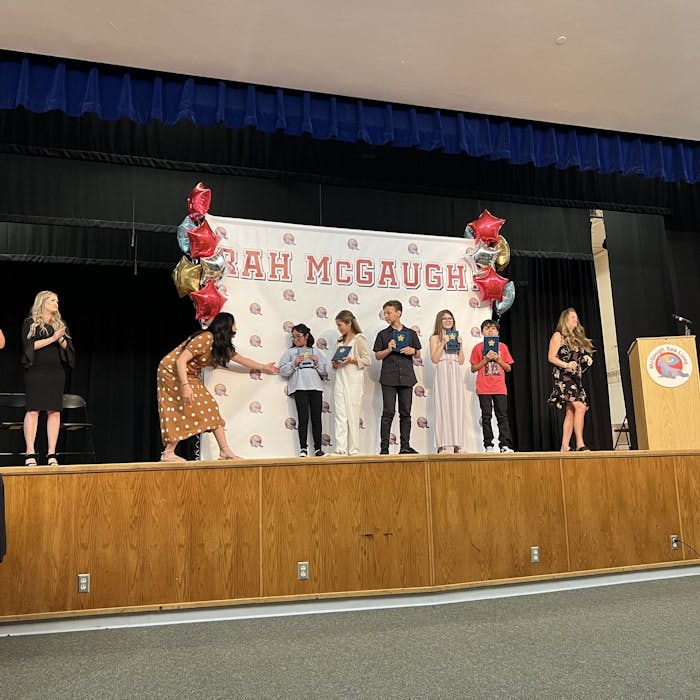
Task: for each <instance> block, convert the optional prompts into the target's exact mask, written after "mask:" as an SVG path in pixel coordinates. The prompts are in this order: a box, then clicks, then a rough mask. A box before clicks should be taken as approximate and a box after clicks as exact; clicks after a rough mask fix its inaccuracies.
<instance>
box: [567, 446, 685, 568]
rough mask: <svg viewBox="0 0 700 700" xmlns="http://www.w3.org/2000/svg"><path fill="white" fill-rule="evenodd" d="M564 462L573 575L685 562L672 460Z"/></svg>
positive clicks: (631, 458)
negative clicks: (677, 540) (675, 546)
mask: <svg viewBox="0 0 700 700" xmlns="http://www.w3.org/2000/svg"><path fill="white" fill-rule="evenodd" d="M628 455H629V456H625V457H619V458H615V459H600V458H595V457H593V456H591V457H590V458H589V459H570V460H567V459H563V460H562V470H563V481H564V485H565V486H564V489H565V491H564V499H565V503H566V518H567V523H568V531H569V542H570V550H571V568H572V570H573V571H586V570H588V569H606V568H610V567H617V566H635V565H641V564H650V563H653V562H660V561H675V560H681V558H682V556H681V553H680V552H672V551H671V550H670V547H669V537H670V535H672V534H678V533H679V531H680V518H679V513H678V503H677V499H676V485H675V472H674V468H673V467H674V463H673V457H661V456H657V457H640V456H638V455H636V454H634V453H628Z"/></svg>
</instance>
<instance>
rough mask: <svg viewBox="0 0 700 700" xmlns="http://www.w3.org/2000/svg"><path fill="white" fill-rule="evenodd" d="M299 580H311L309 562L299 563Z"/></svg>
mask: <svg viewBox="0 0 700 700" xmlns="http://www.w3.org/2000/svg"><path fill="white" fill-rule="evenodd" d="M297 578H298V579H299V581H308V580H309V562H308V561H298V562H297Z"/></svg>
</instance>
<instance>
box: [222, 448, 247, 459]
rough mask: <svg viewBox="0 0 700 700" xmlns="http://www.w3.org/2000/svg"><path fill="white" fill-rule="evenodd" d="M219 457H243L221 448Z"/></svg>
mask: <svg viewBox="0 0 700 700" xmlns="http://www.w3.org/2000/svg"><path fill="white" fill-rule="evenodd" d="M219 459H243V458H242V457H239V456H238V455H237V454H235V453H234V452H232V451H231V450H219Z"/></svg>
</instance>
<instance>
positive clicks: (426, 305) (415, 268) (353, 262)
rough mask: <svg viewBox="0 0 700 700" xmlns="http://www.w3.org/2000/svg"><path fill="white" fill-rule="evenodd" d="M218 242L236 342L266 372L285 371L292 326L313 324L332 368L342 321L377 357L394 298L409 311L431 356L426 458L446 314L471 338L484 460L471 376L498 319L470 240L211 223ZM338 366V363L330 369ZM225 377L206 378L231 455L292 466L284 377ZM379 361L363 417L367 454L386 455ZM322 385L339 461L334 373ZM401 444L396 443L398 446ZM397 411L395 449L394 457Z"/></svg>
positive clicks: (421, 369) (421, 425)
mask: <svg viewBox="0 0 700 700" xmlns="http://www.w3.org/2000/svg"><path fill="white" fill-rule="evenodd" d="M207 219H208V221H209V224H210V225H211V227H212V230H213V231H215V232H216V234H217V235H218V236H219V237H220V239H221V243H220V246H219V250H222V251H223V253H224V256H225V257H226V260H227V273H226V276H225V277H223V278H222V280H221V284H220V289H221V291H222V293H224V294H225V295H226V296H227V301H226V304H225V306H224V309H223V310H224V311H229V312H230V313H232V314H233V315H234V316H235V318H236V323H237V326H238V333H237V336H236V339H235V345H236V349H237V350H238V352H240V353H241V354H242V355H246V356H248V357H252V358H254V359H256V360H258V361H260V362H262V363H267V362H277V361H278V360H279V359H280V357H281V356H282V354H283V352H284V351H285V349H286V348H288V347H290V346H291V344H292V343H291V335H290V330H291V326H292V325H294V324H297V323H305V324H306V325H308V326H309V327H310V328H311V332H312V334H313V335H314V337H315V338H316V348H317V349H318V350H319V351H320V352H321V353H323V354H324V355H325V357H326V358H327V359H328V360H330V358H331V356H332V355H333V352H334V349H335V346H336V344H337V341H338V337H339V336H338V332H337V329H336V326H335V321H334V319H335V316H336V315H337V313H338V312H339V311H341V310H342V309H349V310H350V311H352V312H353V313H354V315H355V316H356V318H357V320H358V321H359V323H360V326H361V328H362V331H363V333H364V335H365V336H366V338H367V341H368V343H369V347H370V350H371V349H372V347H373V345H374V339H375V337H376V334H377V333H378V332H379V331H380V330H382V329H383V328H386V325H387V324H386V322H385V321H384V317H383V313H382V306H383V304H384V303H385V302H386V301H388V300H390V299H398V300H399V301H401V303H402V304H403V316H402V319H401V320H402V321H403V323H404V324H405V325H406V326H410V327H412V328H414V329H415V330H416V332H417V333H418V335H419V337H420V341H421V344H422V346H423V350H422V353H421V360H420V361H419V364H418V365H417V366H416V368H415V369H416V376H417V378H418V383H417V384H416V386H415V387H414V398H413V410H412V430H411V443H412V445H413V447H415V448H416V449H417V450H418V451H419V452H421V453H430V452H434V451H435V449H436V447H435V444H434V438H433V416H434V406H433V396H432V387H433V377H434V368H433V365H432V363H431V361H430V351H429V338H430V336H431V334H432V332H433V327H434V324H435V316H436V315H437V313H438V312H439V311H440V310H441V309H445V308H446V309H449V310H450V311H451V312H452V313H453V315H454V317H455V322H456V327H457V328H458V330H459V331H460V333H461V335H462V337H463V344H464V353H465V363H464V365H463V368H462V369H463V376H464V390H465V392H466V399H467V401H466V403H467V416H468V418H467V420H468V425H467V430H466V433H467V444H466V445H465V449H466V450H467V451H472V452H476V451H482V447H481V444H482V440H481V428H480V425H479V419H480V411H479V403H478V399H477V398H476V394H475V392H474V377H475V375H473V374H472V373H471V371H470V367H469V355H470V353H471V349H472V347H473V345H475V344H477V343H478V342H480V337H481V335H480V331H479V326H480V324H481V322H482V321H483V320H484V319H485V318H488V317H490V309H489V308H488V305H486V304H482V303H481V302H480V298H479V295H478V293H477V291H476V290H475V289H474V287H473V281H472V273H473V270H472V267H471V260H470V258H469V257H468V256H467V255H466V253H467V251H468V249H469V248H470V247H472V246H473V241H471V240H469V239H463V238H444V237H437V236H435V237H432V236H422V235H409V234H400V233H387V232H381V231H361V230H353V229H336V228H325V227H321V226H297V225H290V224H282V223H272V222H267V221H251V220H247V219H228V218H222V217H217V216H210V215H208V216H207ZM329 364H330V363H329ZM239 369H240V371H239V372H230V371H228V370H224V369H217V370H213V371H211V372H207V376H206V378H205V382H206V385H207V387H208V389H209V390H210V391H211V392H212V393H213V394H214V396H215V397H216V399H217V401H218V402H219V405H220V407H221V413H222V415H223V417H224V419H225V420H226V434H227V436H228V441H229V445H230V446H231V449H232V450H233V451H234V452H235V453H236V454H238V455H240V456H241V457H247V458H267V457H292V456H296V455H297V453H298V445H299V443H298V440H297V432H296V407H295V405H294V401H293V399H291V398H289V397H287V393H286V388H287V387H286V380H285V379H284V378H282V377H279V376H272V375H267V374H262V375H261V374H260V373H259V372H256V371H251V372H248V371H247V370H245V369H243V368H239ZM379 371H380V362H379V361H377V360H375V359H374V353H372V365H371V367H370V368H369V370H368V371H367V372H366V373H365V374H366V377H365V393H364V398H363V404H362V414H361V426H362V430H361V431H360V432H361V452H362V454H376V453H377V452H378V451H379V419H380V416H381V412H382V400H381V388H380V386H379V383H378V382H379ZM330 373H331V376H330V379H329V381H328V382H324V385H325V388H324V391H323V400H324V404H323V406H324V413H323V433H324V451H326V452H333V450H334V435H333V399H332V397H333V382H334V381H335V377H334V376H333V375H334V371H333V369H330ZM394 436H396V437H394ZM397 438H398V413H397V415H396V416H395V418H394V424H393V426H392V440H391V443H392V444H391V447H390V451H391V452H392V453H395V452H398V442H399V441H398V439H397ZM217 456H218V450H217V448H216V443H215V441H214V439H213V437H212V436H211V435H206V436H204V437H203V440H202V458H203V459H215V458H216V457H217Z"/></svg>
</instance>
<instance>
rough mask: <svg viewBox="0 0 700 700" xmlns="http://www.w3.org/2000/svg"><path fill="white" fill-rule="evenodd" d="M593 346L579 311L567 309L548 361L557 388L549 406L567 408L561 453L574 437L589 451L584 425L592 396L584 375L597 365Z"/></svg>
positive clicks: (560, 322) (582, 447) (578, 445)
mask: <svg viewBox="0 0 700 700" xmlns="http://www.w3.org/2000/svg"><path fill="white" fill-rule="evenodd" d="M594 352H595V350H594V348H593V343H592V341H591V339H590V338H587V337H586V331H585V330H584V328H583V326H582V325H581V324H580V323H579V320H578V314H577V313H576V309H572V308H569V309H564V311H562V312H561V315H560V316H559V322H558V323H557V329H556V330H555V331H554V333H553V335H552V337H551V339H550V341H549V353H548V355H547V359H548V360H549V362H550V363H551V365H552V376H553V379H554V387H553V389H552V393H551V395H550V397H549V400H548V403H550V404H552V405H554V406H556V407H557V408H559V409H561V408H564V409H565V410H566V413H565V415H564V427H563V433H562V438H561V451H562V452H568V451H569V450H570V449H571V445H570V443H571V434H572V433H573V435H574V437H575V438H576V449H577V451H579V452H583V451H585V450H588V447H586V444H585V443H584V441H583V422H584V419H585V416H586V411H587V410H588V397H587V396H586V391H585V390H584V388H583V383H582V381H581V377H582V375H583V372H584V371H585V370H587V369H588V368H589V367H590V366H591V365H592V364H593V353H594Z"/></svg>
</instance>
